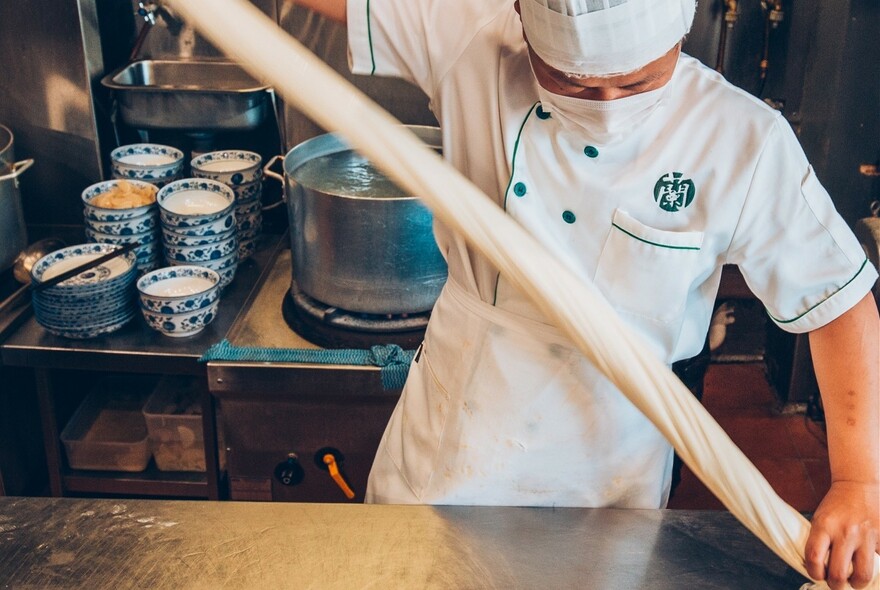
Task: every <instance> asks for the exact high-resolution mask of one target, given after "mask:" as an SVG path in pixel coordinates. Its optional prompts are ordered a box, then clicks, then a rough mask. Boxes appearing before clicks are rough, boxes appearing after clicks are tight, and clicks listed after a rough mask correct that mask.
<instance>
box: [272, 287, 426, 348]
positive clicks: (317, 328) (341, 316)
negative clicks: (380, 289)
mask: <svg viewBox="0 0 880 590" xmlns="http://www.w3.org/2000/svg"><path fill="white" fill-rule="evenodd" d="M282 312H283V315H284V319H285V320H286V321H287V323H288V324H289V325H290V327H291V328H293V329H294V330H295V331H296V332H297V333H298V334H300V335H302V336H303V337H306V338H307V339H308V340H311V341H312V342H314V343H315V344H317V345H319V346H324V347H326V348H369V347H370V346H373V345H374V344H397V345H398V346H400V347H402V348H404V349H413V348H416V347H417V346H418V345H419V344H420V343H421V342H422V338H424V335H425V328H426V327H427V326H428V319H429V318H430V317H431V312H430V311H426V312H422V313H415V314H397V315H374V314H368V313H359V312H354V311H347V310H344V309H339V308H337V307H332V306H330V305H327V304H325V303H321V302H320V301H318V300H316V299H314V298H312V297H309V296H308V295H306V294H305V293H303V292H302V291H301V290H300V289H299V287H297V285H296V283H292V284H291V286H290V290H289V291H288V292H287V295H286V296H285V297H284V304H283V306H282Z"/></svg>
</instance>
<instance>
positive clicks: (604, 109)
mask: <svg viewBox="0 0 880 590" xmlns="http://www.w3.org/2000/svg"><path fill="white" fill-rule="evenodd" d="M668 86H669V84H666V85H665V86H663V87H662V88H658V89H656V90H650V91H648V92H642V93H641V94H634V95H632V96H627V97H624V98H618V99H615V100H587V99H584V98H574V97H571V96H562V95H560V94H554V93H552V92H550V91H549V90H547V89H546V88H544V87H543V86H541V85H540V84H538V97H539V98H540V99H541V107H542V108H543V109H544V111H546V112H549V113H550V114H551V116H552V117H553V118H554V119H556V120H557V121H559V123H560V124H561V125H562V126H563V127H565V128H566V129H568V130H569V131H571V132H575V133H585V134H586V135H587V137H589V138H590V140H592V141H593V142H594V143H597V144H600V145H608V144H610V143H615V142H617V141H620V140H621V139H624V138H625V137H626V136H627V135H629V134H630V133H633V132H634V130H635V128H636V127H637V126H638V125H640V124H641V123H643V122H644V121H645V120H646V119H647V118H648V117H649V116H651V114H652V113H653V112H654V111H656V110H657V108H658V107H659V106H660V105H661V104H662V102H663V96H664V95H665V93H666V89H667V88H668Z"/></svg>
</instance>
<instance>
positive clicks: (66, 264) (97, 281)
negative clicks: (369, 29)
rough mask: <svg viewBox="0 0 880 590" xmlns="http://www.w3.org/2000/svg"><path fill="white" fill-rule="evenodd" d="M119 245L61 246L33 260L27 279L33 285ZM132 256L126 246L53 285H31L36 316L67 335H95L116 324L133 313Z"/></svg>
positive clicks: (51, 329) (50, 328) (134, 269)
mask: <svg viewBox="0 0 880 590" xmlns="http://www.w3.org/2000/svg"><path fill="white" fill-rule="evenodd" d="M119 248H120V246H116V245H114V244H80V245H77V246H68V247H67V248H61V249H60V250H56V251H55V252H52V253H50V254H47V255H46V256H44V257H42V258H41V259H39V260H38V261H37V262H36V263H34V266H33V268H32V269H31V282H32V284H34V285H38V284H39V283H43V282H45V281H48V280H49V279H51V278H53V277H56V276H58V275H60V274H61V273H63V272H66V271H68V270H71V269H73V268H75V267H77V266H80V265H82V264H86V263H88V262H91V261H93V260H95V259H96V258H99V257H100V256H103V255H105V254H109V253H111V252H113V251H114V250H117V249H119ZM135 261H136V257H135V253H134V252H127V253H125V254H123V255H120V256H117V257H116V258H113V259H111V260H108V261H107V262H105V263H103V264H101V265H100V266H96V267H94V268H92V269H89V270H86V271H83V272H82V273H80V274H78V275H76V276H74V277H71V278H69V279H67V280H65V281H62V282H61V283H59V284H57V285H54V286H52V287H48V288H46V289H43V290H39V291H37V290H35V291H34V292H33V308H34V316H35V317H36V320H37V322H38V323H39V324H40V325H41V326H43V327H44V328H45V329H46V330H47V331H48V332H51V333H52V334H55V335H57V336H64V337H66V338H79V339H82V338H94V337H95V336H98V335H101V334H108V333H110V332H113V331H115V330H118V329H119V328H121V327H122V326H124V325H125V324H126V323H128V322H129V321H130V320H131V318H132V317H134V315H135V314H136V313H137V305H136V298H135V295H134V289H135V286H134V285H135V279H136V278H137V267H136V265H135Z"/></svg>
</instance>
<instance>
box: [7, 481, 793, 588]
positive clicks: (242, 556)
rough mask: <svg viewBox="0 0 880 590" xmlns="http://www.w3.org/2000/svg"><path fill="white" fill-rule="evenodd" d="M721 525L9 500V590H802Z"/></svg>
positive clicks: (576, 515) (734, 527)
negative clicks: (10, 589) (201, 589)
mask: <svg viewBox="0 0 880 590" xmlns="http://www.w3.org/2000/svg"><path fill="white" fill-rule="evenodd" d="M804 581H805V580H803V579H802V578H800V576H799V575H798V574H797V573H796V572H794V571H793V570H791V569H789V568H788V567H787V566H786V565H785V564H784V563H783V562H782V561H781V560H779V559H778V558H777V557H776V556H774V555H773V554H772V553H771V552H770V551H769V550H768V549H766V548H765V547H764V546H763V545H762V544H761V543H760V542H759V541H758V540H757V539H756V538H755V537H753V536H752V535H751V534H750V533H749V532H748V531H746V529H745V528H743V527H742V526H741V525H739V524H738V523H737V522H736V521H735V520H734V518H733V517H732V516H731V515H730V514H728V513H725V512H698V511H673V510H608V509H579V508H567V509H551V508H489V507H430V506H378V505H337V504H288V503H237V502H182V501H150V500H107V499H104V500H86V499H69V498H62V499H47V498H26V499H24V498H0V588H43V589H46V588H65V589H69V588H88V589H99V588H114V589H116V588H206V589H207V588H210V589H212V590H213V589H215V588H296V589H307V588H320V589H336V588H339V589H344V590H357V589H359V588H381V589H383V590H392V589H398V588H405V589H446V588H449V589H456V590H460V589H483V588H487V589H488V588H498V589H505V590H507V589H513V588H552V589H554V590H555V589H566V588H577V589H589V590H616V589H621V590H636V589H645V590H649V589H650V590H682V589H688V588H693V589H699V590H720V589H734V588H736V589H745V588H748V589H750V590H751V589H762V590H774V589H780V590H796V589H797V588H798V587H799V586H800V585H801V584H802V583H803V582H804Z"/></svg>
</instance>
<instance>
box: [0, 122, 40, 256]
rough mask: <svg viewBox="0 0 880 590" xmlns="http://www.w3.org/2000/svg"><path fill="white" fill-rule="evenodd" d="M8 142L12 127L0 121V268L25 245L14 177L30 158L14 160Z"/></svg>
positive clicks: (19, 200)
mask: <svg viewBox="0 0 880 590" xmlns="http://www.w3.org/2000/svg"><path fill="white" fill-rule="evenodd" d="M12 144H13V137H12V131H10V130H9V129H7V128H6V127H4V126H3V125H0V271H3V270H6V269H7V268H9V267H10V266H12V263H13V262H15V259H16V258H17V257H18V254H19V253H20V252H21V251H22V250H24V248H25V246H27V228H26V227H25V225H24V212H23V210H22V208H21V193H20V192H19V190H18V177H19V175H20V174H21V173H22V172H24V171H25V170H27V169H28V168H30V167H31V165H32V164H33V163H34V161H33V160H22V161H21V162H16V161H15V151H14V149H13V145H12Z"/></svg>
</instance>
